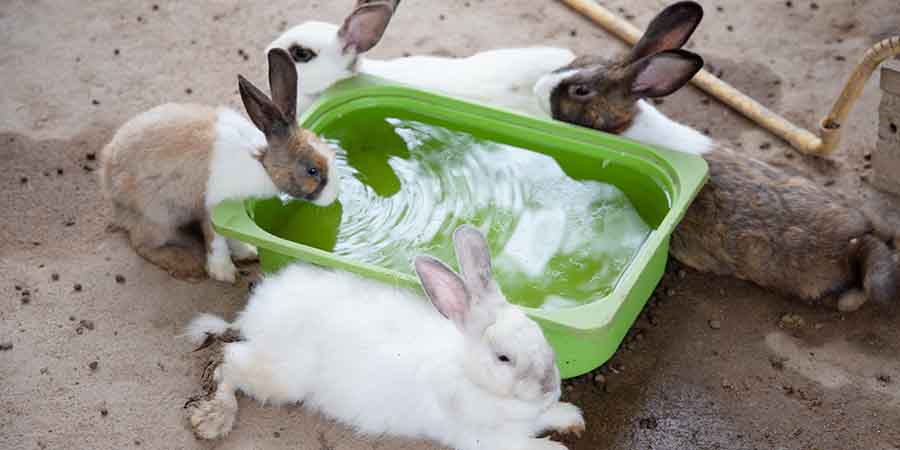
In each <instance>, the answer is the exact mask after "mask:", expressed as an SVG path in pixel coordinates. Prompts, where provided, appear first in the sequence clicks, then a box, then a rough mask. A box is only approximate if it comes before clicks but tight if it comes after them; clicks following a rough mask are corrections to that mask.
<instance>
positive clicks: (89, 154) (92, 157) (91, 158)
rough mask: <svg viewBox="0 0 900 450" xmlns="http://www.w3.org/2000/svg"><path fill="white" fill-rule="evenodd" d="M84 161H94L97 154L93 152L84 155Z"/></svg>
mask: <svg viewBox="0 0 900 450" xmlns="http://www.w3.org/2000/svg"><path fill="white" fill-rule="evenodd" d="M84 159H86V160H88V161H94V160H96V159H97V154H96V153H94V152H91V153H88V154H86V155H84Z"/></svg>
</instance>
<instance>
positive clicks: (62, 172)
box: [56, 169, 66, 175]
mask: <svg viewBox="0 0 900 450" xmlns="http://www.w3.org/2000/svg"><path fill="white" fill-rule="evenodd" d="M64 173H66V172H65V171H64V170H62V169H56V174H57V175H62V174H64Z"/></svg>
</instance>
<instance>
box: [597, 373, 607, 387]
mask: <svg viewBox="0 0 900 450" xmlns="http://www.w3.org/2000/svg"><path fill="white" fill-rule="evenodd" d="M594 383H596V384H597V385H599V386H603V385H604V384H606V376H604V375H603V374H602V373H598V374H597V375H595V376H594Z"/></svg>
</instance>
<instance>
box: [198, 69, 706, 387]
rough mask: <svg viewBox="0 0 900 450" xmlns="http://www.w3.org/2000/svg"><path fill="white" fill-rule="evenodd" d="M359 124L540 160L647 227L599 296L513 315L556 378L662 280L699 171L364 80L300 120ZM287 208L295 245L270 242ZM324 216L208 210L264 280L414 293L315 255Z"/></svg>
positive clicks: (248, 208)
mask: <svg viewBox="0 0 900 450" xmlns="http://www.w3.org/2000/svg"><path fill="white" fill-rule="evenodd" d="M367 115H368V116H372V115H376V116H379V117H402V118H404V119H410V120H416V121H418V122H422V123H426V124H431V125H436V126H441V127H444V128H447V129H450V130H459V131H464V132H466V133H469V134H471V135H473V136H477V137H479V138H483V139H487V140H491V141H494V142H498V143H502V144H507V145H511V146H515V147H519V148H524V149H528V150H531V151H534V152H539V153H543V154H546V155H548V156H551V157H552V158H554V159H555V160H556V161H557V163H558V164H559V166H560V167H561V168H562V169H563V171H565V172H566V174H567V175H568V176H569V177H571V178H574V179H581V180H599V181H602V182H605V183H609V184H612V185H615V186H616V187H618V188H619V189H621V190H622V191H623V192H624V193H625V195H626V196H627V197H628V199H629V200H630V201H631V203H632V204H633V205H634V207H635V209H636V210H637V212H638V214H639V215H640V216H641V218H642V219H643V221H644V222H646V223H647V224H648V225H649V226H650V228H651V232H650V234H649V236H648V237H647V239H646V241H645V242H644V244H643V246H642V247H641V248H640V249H639V250H638V252H637V254H636V255H635V257H634V259H633V260H632V262H631V263H630V265H628V266H627V267H626V268H625V269H624V272H622V274H621V275H620V277H619V281H618V283H617V284H616V285H615V287H614V288H613V289H612V292H611V293H610V294H609V295H606V296H604V297H601V298H596V299H594V300H593V301H591V302H589V303H586V304H583V305H579V306H575V307H570V308H567V309H556V310H543V309H533V308H526V307H523V309H524V310H525V312H526V313H527V314H529V316H531V317H532V318H533V319H534V320H535V321H537V322H538V323H539V324H540V325H541V327H542V328H543V330H544V333H545V335H546V336H547V339H548V340H549V341H550V344H551V345H552V346H553V348H554V350H555V351H556V355H557V361H558V364H559V368H560V372H561V374H562V376H563V377H565V378H569V377H574V376H578V375H581V374H584V373H586V372H589V371H590V370H592V369H595V368H596V367H598V366H600V365H601V364H603V363H604V362H606V361H607V360H608V359H609V358H610V357H611V356H612V354H613V353H614V352H615V350H616V348H618V346H619V344H620V343H621V342H622V339H623V338H624V336H625V334H626V332H627V331H628V329H629V327H631V325H632V324H633V323H634V321H635V319H636V318H637V316H638V314H639V313H640V311H641V309H642V308H643V306H644V304H645V303H646V301H647V299H648V298H649V297H650V295H651V293H652V292H653V290H654V289H655V287H656V285H657V283H658V282H659V280H660V278H661V277H662V274H663V272H664V270H665V265H666V258H667V254H668V249H669V239H670V236H671V234H672V231H673V230H674V229H675V226H676V225H677V224H678V222H679V221H680V220H681V218H682V216H683V215H684V213H685V211H686V210H687V208H688V206H689V205H690V203H691V201H692V200H693V198H694V196H695V195H696V193H697V192H698V191H699V190H700V188H701V187H702V185H703V183H704V182H705V179H706V172H707V166H706V163H705V162H704V161H703V159H702V158H700V157H697V156H693V155H687V154H683V153H678V152H673V151H668V150H663V149H657V148H652V147H648V146H646V145H642V144H638V143H635V142H632V141H629V140H625V139H622V138H619V137H616V136H613V135H608V134H604V133H598V132H596V131H592V130H588V129H584V128H580V127H575V126H571V125H567V124H564V123H560V122H555V121H550V120H541V119H535V118H531V117H526V116H522V115H519V114H515V113H512V112H508V111H503V110H498V109H495V108H491V107H488V106H483V105H479V104H473V103H469V102H465V101H461V100H457V99H452V98H447V97H444V96H440V95H436V94H433V93H428V92H423V91H420V90H416V89H412V88H408V87H404V86H400V85H397V84H392V83H389V82H387V81H384V80H381V79H377V78H373V77H367V76H358V77H355V78H353V79H350V80H346V81H344V82H342V83H340V84H338V85H337V86H335V87H333V88H332V89H330V90H329V91H328V92H327V93H326V94H325V95H323V96H322V98H321V99H319V100H318V101H317V102H316V104H315V105H313V106H312V107H311V108H310V109H309V110H308V111H307V112H306V114H304V115H303V117H302V118H301V119H300V121H301V123H302V124H303V126H304V127H306V128H309V129H311V130H313V131H315V132H316V133H319V134H320V135H322V136H325V137H330V136H331V135H334V134H336V133H340V134H343V135H345V136H346V135H347V134H348V133H349V134H352V135H353V136H354V139H361V140H370V141H374V142H377V141H378V140H379V139H380V137H379V136H378V132H377V131H376V132H372V134H374V135H369V134H367V131H368V129H367V127H365V126H362V124H363V123H364V122H360V121H359V120H360V118H362V117H366V116H367ZM381 138H383V137H381ZM348 151H349V150H348ZM337 207H338V208H339V206H337ZM288 208H290V210H288ZM297 208H305V209H307V210H308V212H306V213H304V214H305V216H304V224H305V227H304V230H303V236H304V239H303V242H297V241H292V240H289V239H285V238H283V237H279V236H278V234H279V233H278V232H277V231H276V230H278V227H279V226H280V225H283V222H284V221H285V220H286V219H285V218H286V217H288V216H289V215H291V216H293V215H295V214H297ZM328 209H329V208H317V207H315V206H312V205H310V204H306V203H303V202H292V203H289V204H287V205H284V204H283V203H282V202H281V201H280V200H279V199H263V200H260V199H256V200H254V199H250V200H245V201H235V200H231V201H225V202H223V203H221V204H219V205H217V206H216V207H215V208H214V210H213V214H212V222H213V226H214V227H215V229H216V231H218V232H219V233H221V234H222V235H224V236H227V237H229V238H234V239H238V240H241V241H244V242H248V243H250V244H253V245H256V246H257V247H258V248H259V257H260V265H261V267H262V270H263V271H265V272H274V271H277V270H278V269H280V268H281V267H284V266H285V265H287V264H290V263H291V262H293V261H298V260H302V261H306V262H309V263H314V264H319V265H322V266H326V267H333V268H335V269H340V270H346V271H349V272H354V273H356V274H359V275H362V276H365V277H369V278H373V279H376V280H380V281H382V282H386V283H391V284H395V285H399V286H405V287H410V288H414V289H420V288H419V285H418V282H417V280H416V278H415V277H414V276H413V275H412V271H411V270H410V272H409V273H401V272H397V271H394V270H390V269H388V268H384V267H378V266H375V265H370V264H363V263H359V262H355V261H352V260H349V259H347V258H345V257H341V256H337V255H334V254H332V253H330V252H328V251H325V250H322V249H328V248H333V245H334V239H335V236H336V230H337V227H338V225H339V222H340V214H330V213H322V212H321V211H326V210H328ZM267 230H268V231H267ZM282 236H283V234H282ZM447 262H448V263H454V262H453V261H447Z"/></svg>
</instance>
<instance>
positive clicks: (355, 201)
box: [282, 119, 650, 309]
mask: <svg viewBox="0 0 900 450" xmlns="http://www.w3.org/2000/svg"><path fill="white" fill-rule="evenodd" d="M381 127H382V128H387V131H386V133H388V134H385V133H384V132H383V133H377V132H375V134H376V135H378V134H381V138H378V136H375V137H373V136H371V134H369V133H366V134H367V135H369V137H368V140H369V142H359V139H360V138H356V139H357V142H346V141H345V140H344V139H341V138H340V137H337V138H332V139H331V141H332V144H334V146H335V147H336V148H339V149H340V150H339V152H338V162H339V171H340V176H341V194H340V197H339V203H340V205H339V206H337V208H339V211H340V213H339V215H340V220H339V225H337V230H336V239H334V240H333V242H331V243H330V244H333V248H325V250H331V251H332V252H334V253H335V254H338V255H343V256H346V257H348V258H351V259H353V260H356V261H360V262H366V263H372V264H375V265H379V266H382V267H387V268H391V269H395V270H399V271H402V272H406V273H411V272H412V269H411V261H412V259H413V258H414V257H415V256H416V255H419V254H423V253H427V254H431V255H434V256H436V257H438V258H440V259H442V260H443V261H446V262H450V263H451V265H454V266H455V256H454V253H453V249H452V244H451V235H452V232H453V230H454V229H455V228H456V227H457V226H459V225H460V224H464V223H470V224H473V225H476V226H478V227H479V228H480V229H481V230H482V231H483V232H485V233H486V234H487V236H488V240H489V242H490V245H491V249H492V253H493V255H494V272H495V277H496V278H497V280H498V282H499V283H500V285H501V286H502V288H503V291H504V293H505V294H506V296H507V297H508V298H509V299H510V300H512V301H514V302H516V303H518V304H521V305H525V306H531V307H540V308H545V309H557V308H566V307H570V306H572V305H578V304H582V303H585V302H589V301H592V300H595V299H597V298H600V297H603V296H604V295H607V294H608V293H610V292H611V291H612V290H613V289H614V288H615V285H616V282H617V281H618V279H619V277H620V275H621V274H622V272H623V271H624V270H625V268H626V267H627V266H628V264H629V263H630V262H631V260H632V258H633V257H634V255H635V254H636V253H637V251H638V250H639V249H640V247H641V245H642V244H643V242H644V240H645V239H646V238H647V236H648V234H649V233H650V228H649V227H648V226H647V224H646V223H644V221H643V220H642V219H641V217H640V215H638V213H637V211H636V210H635V208H634V207H633V206H632V204H631V202H629V200H628V198H627V197H626V196H625V195H624V193H623V192H622V191H621V190H619V189H618V188H616V187H615V186H613V185H610V184H604V183H601V182H597V181H579V180H575V179H572V178H570V177H568V176H567V175H566V174H565V172H563V170H562V169H561V168H560V166H559V165H558V164H557V163H556V161H555V160H554V159H553V158H551V157H549V156H546V155H543V154H540V153H536V152H531V151H528V150H523V149H519V148H515V147H511V146H507V145H503V144H499V143H496V142H491V141H487V140H482V139H479V138H476V137H474V136H472V135H469V134H466V133H462V132H458V131H452V130H448V129H445V128H441V127H438V126H433V125H428V124H424V123H421V122H415V121H409V120H399V119H386V120H385V122H383V123H382V124H381ZM382 131H384V130H382ZM350 135H351V134H348V135H347V136H350ZM385 136H390V137H391V139H385ZM363 139H366V138H363ZM348 144H349V145H348ZM350 146H352V147H353V149H354V150H353V151H350V152H348V151H345V150H344V148H350ZM388 147H390V148H388ZM397 147H400V148H399V149H398V148H397ZM292 222H294V221H291V220H289V221H288V223H286V227H287V230H286V231H288V233H287V234H293V233H295V231H294V230H298V231H296V233H302V231H300V230H302V229H303V227H304V224H303V223H292ZM307 226H308V224H307ZM282 234H284V233H282ZM286 237H287V236H286ZM330 244H329V245H330Z"/></svg>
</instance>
